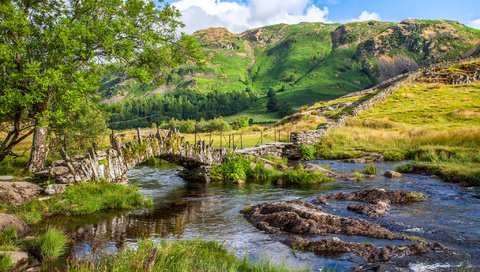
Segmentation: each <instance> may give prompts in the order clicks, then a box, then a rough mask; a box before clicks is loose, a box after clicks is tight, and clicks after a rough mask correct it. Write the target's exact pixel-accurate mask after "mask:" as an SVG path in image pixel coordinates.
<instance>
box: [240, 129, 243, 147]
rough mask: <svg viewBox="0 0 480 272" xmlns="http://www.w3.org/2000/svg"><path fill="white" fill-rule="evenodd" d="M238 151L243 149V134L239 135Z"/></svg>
mask: <svg viewBox="0 0 480 272" xmlns="http://www.w3.org/2000/svg"><path fill="white" fill-rule="evenodd" d="M240 149H243V132H242V133H240Z"/></svg>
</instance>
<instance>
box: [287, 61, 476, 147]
mask: <svg viewBox="0 0 480 272" xmlns="http://www.w3.org/2000/svg"><path fill="white" fill-rule="evenodd" d="M478 60H480V59H478V58H470V59H462V60H456V61H446V62H441V63H437V64H434V65H432V66H430V67H428V68H422V69H419V70H417V71H415V72H411V73H407V74H403V75H400V76H397V77H394V78H392V79H389V80H387V81H384V82H382V83H380V84H379V85H377V86H375V87H373V88H370V89H366V90H363V91H359V92H355V93H351V94H348V95H345V96H343V97H342V98H345V97H352V96H359V95H365V94H369V93H374V92H377V93H376V94H375V95H373V96H372V97H370V98H368V99H366V100H360V101H357V102H354V103H352V104H351V105H350V106H349V107H348V111H346V113H344V114H343V115H341V116H339V117H338V118H336V119H330V120H328V121H327V123H325V124H323V125H321V126H320V127H319V128H318V129H317V130H310V131H303V132H293V133H291V136H290V141H291V142H292V143H293V144H294V145H297V146H300V145H312V144H315V143H318V142H320V141H321V140H322V138H323V137H324V136H325V135H326V134H327V133H328V132H329V131H330V130H331V129H334V128H339V127H343V126H345V124H346V123H347V120H348V118H349V117H351V116H358V115H360V114H361V113H362V112H364V111H366V110H368V109H371V108H372V107H374V106H375V105H377V104H378V103H380V102H382V101H384V100H385V99H387V98H388V97H389V96H390V95H391V94H393V93H394V92H395V91H396V90H398V89H400V88H402V87H403V86H405V85H407V84H410V83H412V82H416V81H420V80H422V81H425V80H426V79H428V78H434V79H435V80H438V77H435V71H439V70H440V69H443V68H446V67H448V66H452V65H459V64H462V63H465V62H468V61H478ZM478 79H480V67H479V66H478V65H473V66H472V67H469V68H468V69H467V70H466V72H465V73H459V74H458V76H456V77H454V78H453V79H451V80H450V79H449V80H448V81H446V82H445V83H448V84H460V83H462V82H463V83H468V82H471V81H472V80H478ZM435 82H439V81H435Z"/></svg>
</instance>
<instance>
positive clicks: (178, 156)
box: [36, 130, 294, 184]
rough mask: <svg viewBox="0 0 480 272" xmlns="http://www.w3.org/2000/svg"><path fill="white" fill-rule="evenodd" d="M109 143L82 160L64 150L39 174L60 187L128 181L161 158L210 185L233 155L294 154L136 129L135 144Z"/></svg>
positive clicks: (279, 146)
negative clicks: (236, 147) (130, 174)
mask: <svg viewBox="0 0 480 272" xmlns="http://www.w3.org/2000/svg"><path fill="white" fill-rule="evenodd" d="M110 143H111V147H110V148H108V149H107V150H99V148H98V145H97V144H95V143H94V144H92V147H90V148H89V149H88V154H86V155H85V156H83V157H69V156H68V155H67V154H66V152H64V151H62V157H63V160H60V161H56V162H53V163H52V164H51V165H49V166H48V167H46V168H45V169H44V170H42V171H40V172H38V173H36V175H37V176H39V177H43V178H48V179H51V180H55V181H56V182H58V183H61V184H72V183H79V182H86V181H108V182H126V181H127V180H128V178H127V172H128V170H130V169H132V168H133V167H135V166H137V165H139V164H141V163H143V162H145V161H147V160H149V159H151V158H160V159H164V160H166V161H169V162H171V163H175V164H177V165H179V166H182V167H183V170H182V171H181V172H180V175H181V176H182V177H184V178H185V179H186V180H191V181H203V182H208V181H209V169H210V167H211V166H212V165H215V164H220V163H221V162H222V161H223V159H224V158H225V156H226V155H228V154H231V153H234V152H235V153H238V154H239V155H244V156H258V155H262V156H263V155H271V156H277V157H281V156H288V157H292V154H294V152H292V149H293V146H292V145H291V144H290V143H275V144H268V145H262V146H259V147H256V148H248V149H243V150H238V151H232V150H228V149H226V148H223V149H216V148H214V147H213V141H212V142H210V143H207V142H205V141H198V142H197V143H194V144H191V143H189V142H188V141H186V140H185V138H183V137H182V136H181V134H180V133H178V132H176V131H169V132H168V133H165V132H162V131H159V130H157V132H156V133H155V134H151V135H148V136H146V137H144V136H142V135H141V134H140V131H139V130H137V137H136V139H135V141H134V142H127V143H125V144H122V143H121V141H120V138H119V137H116V136H115V134H113V133H112V135H110Z"/></svg>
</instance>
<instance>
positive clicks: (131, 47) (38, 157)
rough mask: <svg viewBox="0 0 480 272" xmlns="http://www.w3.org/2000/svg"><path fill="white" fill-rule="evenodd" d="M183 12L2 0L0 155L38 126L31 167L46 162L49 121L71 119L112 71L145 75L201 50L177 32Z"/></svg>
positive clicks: (157, 75) (127, 3) (151, 6)
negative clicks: (70, 115) (3, 132)
mask: <svg viewBox="0 0 480 272" xmlns="http://www.w3.org/2000/svg"><path fill="white" fill-rule="evenodd" d="M179 17H180V13H179V11H178V10H176V9H175V8H174V7H172V6H170V5H168V4H167V5H164V6H163V7H161V8H160V7H159V6H157V5H156V4H155V3H154V2H148V1H144V0H105V1H97V0H83V1H79V0H64V1H58V0H43V1H31V0H11V1H2V2H1V4H0V71H1V72H0V73H1V75H0V126H1V129H2V131H5V134H0V137H1V138H0V161H2V160H3V159H5V157H6V156H7V155H15V154H14V152H13V148H14V147H15V146H16V145H17V144H18V143H20V142H21V141H22V140H24V139H26V138H28V137H29V136H30V135H32V134H33V144H32V148H31V157H30V163H29V170H30V171H32V172H35V171H38V170H40V169H41V168H42V167H43V164H44V161H45V159H46V156H47V154H48V141H47V137H48V133H49V131H48V128H49V127H50V126H51V125H52V124H54V123H56V124H61V123H64V122H66V121H67V120H68V115H69V114H70V113H72V112H76V113H78V112H81V107H80V105H81V104H82V103H84V102H85V101H89V100H91V99H92V97H93V96H94V95H95V93H96V91H97V90H98V89H99V87H100V83H101V79H102V76H101V75H102V74H104V72H105V71H112V70H115V71H118V72H119V73H121V74H122V75H126V77H127V78H136V79H139V80H140V81H142V82H146V83H148V82H152V81H153V80H158V79H161V75H163V74H164V72H165V71H166V70H168V69H172V68H174V67H176V66H178V65H179V64H181V63H185V62H187V61H188V60H191V59H197V58H198V56H199V49H200V47H199V45H198V44H197V43H196V42H195V41H194V40H193V38H192V37H190V36H186V35H183V34H182V35H178V34H177V29H178V28H179V27H181V26H182V23H181V22H180V21H179Z"/></svg>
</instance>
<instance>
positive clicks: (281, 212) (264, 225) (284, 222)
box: [244, 200, 406, 240]
mask: <svg viewBox="0 0 480 272" xmlns="http://www.w3.org/2000/svg"><path fill="white" fill-rule="evenodd" d="M244 216H245V218H246V219H247V221H248V222H250V223H251V224H252V225H254V226H255V227H256V228H258V229H260V230H263V231H266V232H268V233H291V234H300V235H329V234H344V235H360V236H366V237H372V238H379V239H391V240H404V239H406V236H404V235H401V234H396V233H393V232H391V231H389V230H387V229H385V228H383V227H381V226H379V225H377V224H374V223H371V222H368V221H366V220H362V219H356V218H346V217H340V216H335V215H332V214H328V213H326V212H324V211H323V210H322V209H320V208H319V207H317V206H314V205H312V204H309V203H307V202H305V201H302V200H293V201H280V202H271V203H262V204H258V205H255V206H253V207H252V208H251V209H249V210H248V211H247V212H245V213H244Z"/></svg>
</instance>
